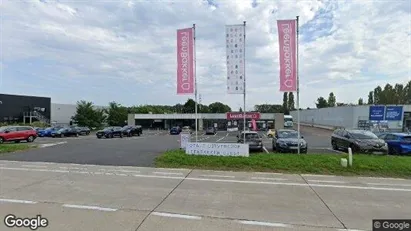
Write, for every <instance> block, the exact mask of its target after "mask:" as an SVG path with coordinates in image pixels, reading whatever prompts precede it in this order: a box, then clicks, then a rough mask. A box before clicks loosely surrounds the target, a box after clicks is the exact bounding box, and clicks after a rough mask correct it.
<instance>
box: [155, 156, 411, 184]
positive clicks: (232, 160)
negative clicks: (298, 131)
mask: <svg viewBox="0 0 411 231" xmlns="http://www.w3.org/2000/svg"><path fill="white" fill-rule="evenodd" d="M341 158H348V154H342V155H330V154H309V155H307V154H304V155H298V154H278V153H269V154H266V153H256V154H250V157H222V156H198V155H187V154H185V152H184V151H183V150H169V151H166V152H165V153H163V154H162V155H161V156H159V157H157V158H156V160H155V165H156V167H161V168H189V169H208V170H225V171H227V170H228V171H257V172H281V173H294V174H323V175H341V176H372V177H400V178H409V179H411V157H407V156H380V155H365V154H355V155H353V166H351V167H347V168H344V167H342V166H341V165H340V159H341Z"/></svg>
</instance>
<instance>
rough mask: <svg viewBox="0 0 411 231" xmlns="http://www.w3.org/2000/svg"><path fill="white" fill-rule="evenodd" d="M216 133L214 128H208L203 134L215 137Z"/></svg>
mask: <svg viewBox="0 0 411 231" xmlns="http://www.w3.org/2000/svg"><path fill="white" fill-rule="evenodd" d="M216 133H217V131H216V129H215V127H208V128H207V129H206V132H205V134H206V135H215V134H216Z"/></svg>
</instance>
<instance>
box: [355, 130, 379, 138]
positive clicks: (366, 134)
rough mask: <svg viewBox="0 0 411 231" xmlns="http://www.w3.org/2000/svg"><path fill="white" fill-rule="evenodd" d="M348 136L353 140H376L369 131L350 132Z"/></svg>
mask: <svg viewBox="0 0 411 231" xmlns="http://www.w3.org/2000/svg"><path fill="white" fill-rule="evenodd" d="M350 134H351V136H352V138H354V139H378V136H376V135H375V134H374V133H372V132H370V131H351V132H350Z"/></svg>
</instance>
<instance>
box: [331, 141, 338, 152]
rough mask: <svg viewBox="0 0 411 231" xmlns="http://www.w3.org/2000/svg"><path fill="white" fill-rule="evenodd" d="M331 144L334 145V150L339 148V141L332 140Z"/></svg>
mask: <svg viewBox="0 0 411 231" xmlns="http://www.w3.org/2000/svg"><path fill="white" fill-rule="evenodd" d="M331 146H332V147H333V150H338V146H337V142H335V141H332V142H331Z"/></svg>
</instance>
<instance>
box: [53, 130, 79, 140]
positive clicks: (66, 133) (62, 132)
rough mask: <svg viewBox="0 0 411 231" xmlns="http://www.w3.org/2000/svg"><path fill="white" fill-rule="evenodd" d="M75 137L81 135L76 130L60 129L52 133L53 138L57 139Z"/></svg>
mask: <svg viewBox="0 0 411 231" xmlns="http://www.w3.org/2000/svg"><path fill="white" fill-rule="evenodd" d="M71 136H75V137H78V136H79V133H78V130H77V129H75V128H60V129H57V130H54V131H52V132H51V137H53V138H56V137H60V138H62V137H71Z"/></svg>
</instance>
